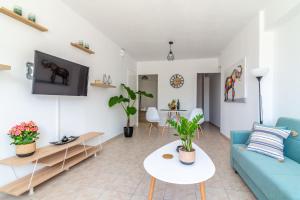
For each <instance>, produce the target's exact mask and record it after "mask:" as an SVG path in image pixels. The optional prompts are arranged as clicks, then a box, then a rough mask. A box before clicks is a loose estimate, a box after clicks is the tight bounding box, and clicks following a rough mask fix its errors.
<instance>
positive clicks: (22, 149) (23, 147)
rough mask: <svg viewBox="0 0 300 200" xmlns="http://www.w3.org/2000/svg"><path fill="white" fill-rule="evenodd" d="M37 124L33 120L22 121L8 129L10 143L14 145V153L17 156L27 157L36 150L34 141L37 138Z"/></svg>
mask: <svg viewBox="0 0 300 200" xmlns="http://www.w3.org/2000/svg"><path fill="white" fill-rule="evenodd" d="M38 130H39V128H38V126H37V125H36V124H35V123H34V122H33V121H29V122H22V123H21V124H18V125H16V126H14V127H12V128H11V129H10V130H9V134H8V135H9V136H10V138H11V139H12V143H11V144H14V145H15V146H16V155H17V156H18V157H28V156H31V155H33V154H34V152H35V150H36V143H35V141H36V140H37V139H38V136H39V133H38Z"/></svg>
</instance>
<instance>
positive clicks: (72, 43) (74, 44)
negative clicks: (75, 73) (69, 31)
mask: <svg viewBox="0 0 300 200" xmlns="http://www.w3.org/2000/svg"><path fill="white" fill-rule="evenodd" d="M71 45H72V46H73V47H76V48H78V49H80V50H82V51H84V52H86V53H88V54H95V52H94V51H92V50H90V49H87V48H84V47H83V46H81V45H79V44H77V43H74V42H71Z"/></svg>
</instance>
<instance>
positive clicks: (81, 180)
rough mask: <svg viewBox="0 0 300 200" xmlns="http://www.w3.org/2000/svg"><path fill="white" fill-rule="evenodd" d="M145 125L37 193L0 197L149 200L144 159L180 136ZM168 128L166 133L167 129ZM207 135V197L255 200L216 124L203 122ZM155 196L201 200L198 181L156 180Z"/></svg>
mask: <svg viewBox="0 0 300 200" xmlns="http://www.w3.org/2000/svg"><path fill="white" fill-rule="evenodd" d="M147 130H148V129H147V127H146V125H145V124H144V125H141V126H140V128H138V129H136V130H135V133H134V137H133V138H124V137H122V136H120V137H117V138H115V139H113V140H112V141H111V142H109V143H107V144H106V145H105V146H104V150H103V151H102V152H101V153H100V155H99V156H98V157H96V158H94V157H92V158H90V159H88V160H87V161H86V162H84V163H81V164H79V165H77V166H75V167H74V168H72V169H71V170H70V171H68V172H66V173H63V174H61V175H59V176H57V177H55V178H53V179H51V180H50V181H48V182H46V183H45V184H43V185H41V186H39V187H37V188H36V191H35V194H34V195H32V196H28V195H27V194H25V195H23V196H22V197H19V198H14V197H10V196H6V195H1V194H0V199H1V200H12V199H21V200H69V199H70V200H147V193H148V187H149V181H150V177H149V175H148V174H147V173H146V172H145V170H144V168H143V160H144V159H145V157H146V156H147V155H148V154H150V153H151V152H152V151H154V150H155V149H157V148H159V147H160V146H162V145H164V144H167V143H169V142H171V141H174V140H176V137H175V136H173V135H172V134H173V133H174V132H173V131H172V130H171V129H170V130H169V132H168V134H165V136H163V137H162V136H160V134H158V132H157V130H156V129H155V128H153V132H152V135H151V136H150V137H149V136H148V135H147ZM166 132H167V131H166ZM204 132H205V135H201V138H200V140H197V141H196V143H197V144H198V145H199V146H200V147H201V148H202V149H203V150H204V151H206V153H207V154H208V155H209V156H210V157H211V159H212V160H213V162H214V163H215V166H216V174H215V176H214V177H213V178H212V179H210V180H209V181H208V182H207V184H206V192H207V199H208V200H252V199H255V198H254V196H253V195H252V193H251V192H250V191H249V189H248V188H247V186H245V184H244V183H243V181H242V180H241V179H240V177H239V176H238V175H236V174H235V173H234V172H233V171H232V169H231V167H230V164H229V149H230V148H229V141H227V140H226V139H224V138H223V137H222V136H221V135H220V134H219V131H218V129H217V128H215V127H213V126H211V125H209V124H205V125H204ZM154 199H155V200H157V199H159V200H196V199H200V195H199V191H198V187H197V185H185V186H184V185H173V184H167V183H163V182H160V181H158V182H157V184H156V187H155V194H154Z"/></svg>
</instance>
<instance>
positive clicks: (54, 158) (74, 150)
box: [38, 145, 93, 167]
mask: <svg viewBox="0 0 300 200" xmlns="http://www.w3.org/2000/svg"><path fill="white" fill-rule="evenodd" d="M91 148H93V147H92V146H87V145H86V146H85V147H84V145H76V146H74V147H71V148H69V149H68V152H67V154H66V152H65V151H60V152H58V153H55V154H53V155H50V156H47V157H45V158H42V159H40V160H39V161H38V162H39V163H41V164H43V165H45V166H48V167H52V166H54V165H56V164H58V163H60V162H62V161H63V160H64V159H69V158H71V157H73V156H76V155H77V154H80V153H82V152H85V151H86V150H87V151H88V150H90V149H91ZM65 156H66V158H65Z"/></svg>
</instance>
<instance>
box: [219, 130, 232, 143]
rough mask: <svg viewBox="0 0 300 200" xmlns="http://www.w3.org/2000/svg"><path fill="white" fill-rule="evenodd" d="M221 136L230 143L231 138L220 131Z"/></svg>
mask: <svg viewBox="0 0 300 200" xmlns="http://www.w3.org/2000/svg"><path fill="white" fill-rule="evenodd" d="M220 135H221V136H222V137H223V138H225V139H226V140H228V141H230V138H229V137H227V135H225V134H223V133H221V131H220Z"/></svg>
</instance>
